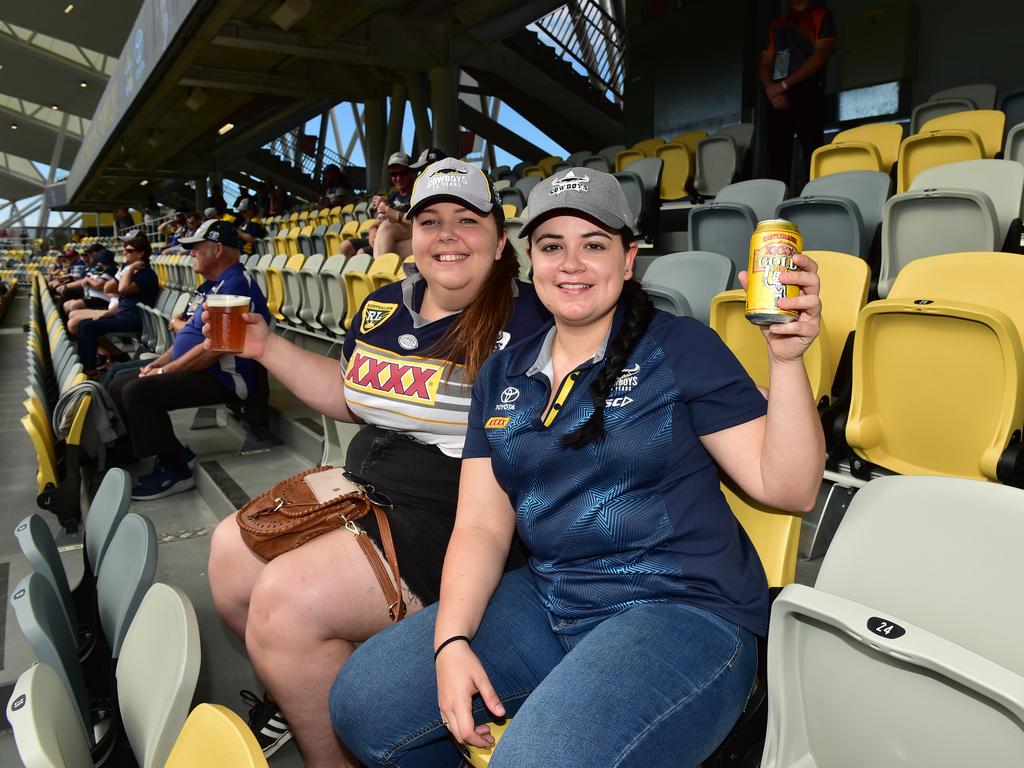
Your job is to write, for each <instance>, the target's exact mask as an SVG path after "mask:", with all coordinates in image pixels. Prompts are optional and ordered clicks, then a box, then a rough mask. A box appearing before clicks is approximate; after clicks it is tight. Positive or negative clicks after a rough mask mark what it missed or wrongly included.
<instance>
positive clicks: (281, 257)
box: [266, 251, 299, 320]
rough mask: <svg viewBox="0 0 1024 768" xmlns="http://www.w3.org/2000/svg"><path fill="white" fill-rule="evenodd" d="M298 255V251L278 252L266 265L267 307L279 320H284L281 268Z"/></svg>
mask: <svg viewBox="0 0 1024 768" xmlns="http://www.w3.org/2000/svg"><path fill="white" fill-rule="evenodd" d="M297 255H299V254H298V252H297V251H296V252H295V253H289V254H287V255H286V254H278V255H277V256H275V257H274V258H273V260H272V261H271V262H270V264H269V265H267V267H266V280H267V293H266V297H267V309H268V310H269V311H270V315H271V317H274V318H276V319H278V320H284V315H283V314H281V303H282V302H283V301H284V277H283V276H282V274H281V270H283V269H284V267H285V264H287V263H288V260H289V259H290V258H292V257H293V256H297Z"/></svg>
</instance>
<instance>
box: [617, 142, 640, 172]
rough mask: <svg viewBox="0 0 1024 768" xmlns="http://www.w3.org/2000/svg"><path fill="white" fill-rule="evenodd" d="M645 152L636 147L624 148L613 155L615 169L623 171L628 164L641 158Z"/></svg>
mask: <svg viewBox="0 0 1024 768" xmlns="http://www.w3.org/2000/svg"><path fill="white" fill-rule="evenodd" d="M645 157H647V153H646V152H644V151H642V150H639V149H637V148H635V147H634V148H632V149H624V150H622V151H621V152H619V154H617V155H616V156H615V171H616V172H619V171H624V170H625V169H626V167H627V166H628V165H630V164H631V163H635V162H636V161H637V160H643V159H644V158H645Z"/></svg>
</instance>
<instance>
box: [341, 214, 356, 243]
mask: <svg viewBox="0 0 1024 768" xmlns="http://www.w3.org/2000/svg"><path fill="white" fill-rule="evenodd" d="M359 224H360V222H358V221H355V220H354V219H353V220H352V221H346V222H345V224H344V225H343V226H342V227H341V232H340V233H339V234H340V235H341V239H342V240H351V239H352V238H353V237H356V236H357V235H358V234H359Z"/></svg>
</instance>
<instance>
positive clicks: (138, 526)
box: [96, 512, 157, 659]
mask: <svg viewBox="0 0 1024 768" xmlns="http://www.w3.org/2000/svg"><path fill="white" fill-rule="evenodd" d="M156 557H157V554H156V529H155V528H154V527H153V523H152V522H151V521H150V520H149V519H148V518H145V517H142V516H141V515H137V514H135V513H134V512H129V513H128V514H126V515H125V516H124V519H123V520H122V521H121V524H120V525H119V526H118V527H117V531H116V532H115V533H114V538H113V539H112V540H111V542H110V547H109V548H108V549H107V554H106V556H105V557H104V558H103V565H102V566H101V567H100V571H99V574H98V575H97V577H96V602H97V607H98V609H99V616H100V625H101V626H102V627H103V634H104V636H105V637H106V638H107V642H108V643H109V645H110V651H111V655H112V656H113V658H115V659H116V658H117V657H118V655H119V654H120V652H121V644H122V643H123V642H124V637H125V634H126V633H127V632H128V627H129V625H130V624H131V623H132V619H133V618H134V617H135V612H136V611H137V610H138V608H139V604H140V603H141V602H142V598H143V597H144V596H145V594H146V591H147V590H148V589H149V587H150V585H152V583H153V576H154V575H155V574H156Z"/></svg>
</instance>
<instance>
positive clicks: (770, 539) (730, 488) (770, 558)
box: [721, 477, 800, 588]
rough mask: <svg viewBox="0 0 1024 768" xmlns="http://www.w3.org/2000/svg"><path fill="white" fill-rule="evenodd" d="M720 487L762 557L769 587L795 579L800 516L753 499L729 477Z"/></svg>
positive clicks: (783, 584) (789, 582) (724, 479)
mask: <svg viewBox="0 0 1024 768" xmlns="http://www.w3.org/2000/svg"><path fill="white" fill-rule="evenodd" d="M721 486H722V494H723V495H724V496H725V500H726V502H728V504H729V508H730V509H731V510H732V513H733V515H734V516H735V517H736V519H737V520H739V522H740V525H742V526H743V530H745V531H746V532H747V536H749V537H750V541H751V542H752V543H753V545H754V549H756V550H757V554H758V556H759V557H760V558H761V565H762V566H764V572H765V576H767V577H768V586H769V587H772V588H781V587H784V586H786V585H787V584H792V583H793V582H794V581H796V559H797V548H798V546H799V544H800V515H797V514H793V513H791V512H783V511H782V510H778V509H774V508H772V507H766V506H765V505H763V504H760V503H758V502H756V501H754V500H753V499H751V498H750V497H749V496H747V495H746V494H745V493H743V491H742V490H740V488H739V487H738V486H737V485H736V484H735V483H734V482H733V481H732V480H731V479H730V478H727V477H723V478H722V484H721Z"/></svg>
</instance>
